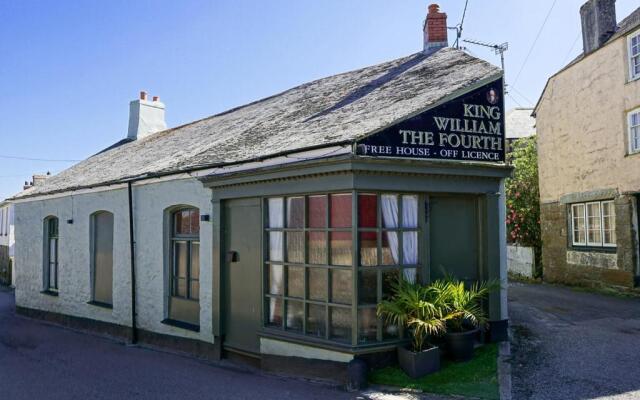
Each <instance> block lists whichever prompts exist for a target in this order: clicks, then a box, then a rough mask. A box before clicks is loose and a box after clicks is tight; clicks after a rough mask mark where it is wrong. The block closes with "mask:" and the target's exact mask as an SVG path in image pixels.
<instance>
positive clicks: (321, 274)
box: [307, 268, 328, 301]
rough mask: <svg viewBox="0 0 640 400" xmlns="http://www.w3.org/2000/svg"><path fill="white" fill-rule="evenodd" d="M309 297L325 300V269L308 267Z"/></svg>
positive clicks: (326, 288)
mask: <svg viewBox="0 0 640 400" xmlns="http://www.w3.org/2000/svg"><path fill="white" fill-rule="evenodd" d="M307 275H308V279H309V299H311V300H316V301H327V290H328V287H327V270H326V269H324V268H309V270H308V271H307Z"/></svg>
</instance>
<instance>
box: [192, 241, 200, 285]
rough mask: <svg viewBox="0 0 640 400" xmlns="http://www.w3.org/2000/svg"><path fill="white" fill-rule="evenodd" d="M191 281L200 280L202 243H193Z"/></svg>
mask: <svg viewBox="0 0 640 400" xmlns="http://www.w3.org/2000/svg"><path fill="white" fill-rule="evenodd" d="M191 279H200V243H198V242H191Z"/></svg>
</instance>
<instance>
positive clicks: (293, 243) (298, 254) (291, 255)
mask: <svg viewBox="0 0 640 400" xmlns="http://www.w3.org/2000/svg"><path fill="white" fill-rule="evenodd" d="M272 233H275V232H272ZM278 233H279V232H278ZM286 235H287V261H289V262H294V263H303V262H304V232H287V233H286Z"/></svg>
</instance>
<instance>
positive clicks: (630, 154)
mask: <svg viewBox="0 0 640 400" xmlns="http://www.w3.org/2000/svg"><path fill="white" fill-rule="evenodd" d="M637 155H640V150H636V151H634V152H629V153H627V154H625V157H633V156H637Z"/></svg>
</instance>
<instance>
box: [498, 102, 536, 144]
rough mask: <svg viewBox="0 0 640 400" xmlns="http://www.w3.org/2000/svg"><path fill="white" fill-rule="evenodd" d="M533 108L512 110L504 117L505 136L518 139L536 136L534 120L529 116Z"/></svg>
mask: <svg viewBox="0 0 640 400" xmlns="http://www.w3.org/2000/svg"><path fill="white" fill-rule="evenodd" d="M532 112H533V108H512V109H511V110H509V111H507V114H506V115H505V124H506V127H505V136H506V138H507V139H519V138H523V137H529V136H533V135H535V134H536V119H535V118H533V117H532V116H531V113H532Z"/></svg>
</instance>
